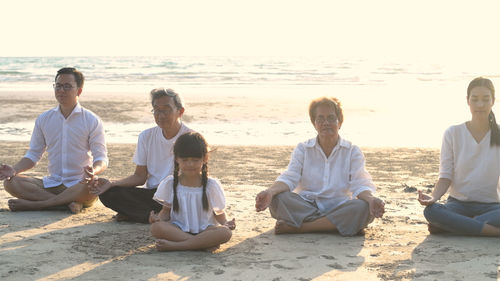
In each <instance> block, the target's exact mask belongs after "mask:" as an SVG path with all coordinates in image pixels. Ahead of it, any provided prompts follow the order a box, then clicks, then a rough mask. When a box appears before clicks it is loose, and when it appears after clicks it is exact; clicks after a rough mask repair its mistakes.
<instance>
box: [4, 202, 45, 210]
mask: <svg viewBox="0 0 500 281" xmlns="http://www.w3.org/2000/svg"><path fill="white" fill-rule="evenodd" d="M8 204H9V209H10V210H11V211H13V212H17V211H33V210H40V207H39V206H38V204H37V202H36V201H29V200H24V199H10V200H9V201H8Z"/></svg>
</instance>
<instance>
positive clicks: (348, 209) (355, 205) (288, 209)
mask: <svg viewBox="0 0 500 281" xmlns="http://www.w3.org/2000/svg"><path fill="white" fill-rule="evenodd" d="M269 211H270V212H271V216H272V217H273V218H275V219H277V220H283V221H285V222H286V223H287V224H288V225H292V226H295V227H300V226H301V225H302V223H303V222H308V221H314V220H317V219H319V218H321V217H326V218H328V220H329V221H330V222H332V224H333V225H335V227H336V228H337V230H338V232H339V233H340V235H343V236H353V235H356V234H357V233H358V232H359V231H360V230H362V229H363V228H365V227H366V226H367V225H368V224H369V223H371V222H372V221H373V219H374V217H373V216H372V215H370V209H369V206H368V203H367V202H365V201H363V200H360V199H353V200H349V201H347V202H345V203H344V204H342V205H340V206H338V207H337V208H335V209H333V210H330V211H328V212H326V213H324V214H322V213H321V212H320V210H319V209H318V206H317V205H316V203H314V202H308V201H306V200H304V199H302V197H300V195H298V194H297V193H294V192H282V193H280V194H278V195H276V196H274V197H273V201H272V202H271V206H269Z"/></svg>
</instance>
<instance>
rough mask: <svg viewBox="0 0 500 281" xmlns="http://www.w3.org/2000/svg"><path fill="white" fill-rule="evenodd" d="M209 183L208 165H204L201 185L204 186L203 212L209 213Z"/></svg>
mask: <svg viewBox="0 0 500 281" xmlns="http://www.w3.org/2000/svg"><path fill="white" fill-rule="evenodd" d="M207 182H208V167H207V163H204V164H203V167H202V168H201V184H202V185H203V197H202V203H203V210H205V211H208V198H207Z"/></svg>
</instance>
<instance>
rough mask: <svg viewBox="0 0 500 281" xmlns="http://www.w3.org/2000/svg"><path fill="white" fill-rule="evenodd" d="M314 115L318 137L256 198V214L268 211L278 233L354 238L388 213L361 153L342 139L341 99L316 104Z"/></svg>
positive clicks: (302, 147)
mask: <svg viewBox="0 0 500 281" xmlns="http://www.w3.org/2000/svg"><path fill="white" fill-rule="evenodd" d="M309 116H310V118H311V122H312V124H313V125H314V128H315V129H316V131H317V132H318V135H317V136H316V137H315V138H312V139H310V140H308V141H306V142H303V143H300V144H299V145H298V146H297V147H296V148H295V150H294V152H293V154H292V159H291V160H290V164H289V165H288V169H287V170H286V171H285V172H283V173H282V174H281V175H280V176H279V177H278V178H277V179H276V181H275V183H274V184H273V185H272V186H271V187H270V188H268V189H266V190H264V191H262V192H260V193H259V194H257V197H256V199H255V201H256V203H255V207H256V210H257V212H260V211H263V210H265V209H266V208H268V207H269V210H270V212H271V216H272V217H273V218H275V219H276V220H277V222H276V226H275V233H276V234H282V233H306V232H335V231H336V232H338V233H340V235H343V236H353V235H356V234H357V233H359V232H360V231H361V230H363V229H364V228H365V227H366V226H367V225H368V224H369V223H370V222H372V221H373V219H374V217H376V218H380V217H382V215H383V214H384V202H383V201H382V200H381V199H379V198H377V197H375V196H374V195H373V193H374V192H375V185H374V184H373V182H372V180H371V177H370V175H369V174H368V172H367V171H366V169H365V160H364V156H363V153H362V152H361V150H360V149H359V148H358V147H357V146H355V145H353V144H351V143H350V142H349V141H347V140H344V139H342V138H341V137H340V136H339V129H340V127H341V126H342V122H343V121H344V117H343V113H342V108H341V106H340V102H339V101H338V100H337V99H336V98H328V97H322V98H319V99H315V100H313V101H312V102H311V104H310V106H309Z"/></svg>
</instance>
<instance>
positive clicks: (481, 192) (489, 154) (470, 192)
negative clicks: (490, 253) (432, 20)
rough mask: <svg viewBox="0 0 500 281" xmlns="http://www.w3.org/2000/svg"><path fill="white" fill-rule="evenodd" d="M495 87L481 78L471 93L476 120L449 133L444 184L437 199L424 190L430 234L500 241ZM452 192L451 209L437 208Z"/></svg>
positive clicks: (499, 160)
mask: <svg viewBox="0 0 500 281" xmlns="http://www.w3.org/2000/svg"><path fill="white" fill-rule="evenodd" d="M494 103H495V88H494V87H493V83H492V82H491V80H489V79H487V78H483V77H478V78H475V79H474V80H472V81H471V82H470V84H469V87H468V88H467V104H468V105H469V108H470V112H471V114H472V118H471V120H470V121H467V122H465V123H462V124H459V125H455V126H451V127H450V128H448V129H447V130H446V132H445V133H444V137H443V144H442V147H441V161H440V167H439V180H438V181H437V183H436V185H435V187H434V190H433V192H432V194H431V195H426V194H423V193H422V192H421V191H419V195H418V201H419V202H420V204H422V205H424V206H426V208H425V210H424V215H425V218H426V219H427V221H428V222H429V225H428V227H429V232H430V233H439V232H451V233H456V234H463V235H482V236H500V188H499V181H498V180H499V176H500V129H499V127H498V125H497V122H496V120H495V114H494V113H493V111H492V107H493V105H494ZM448 190H449V197H448V200H447V202H446V203H445V204H439V203H436V202H437V201H438V200H439V199H440V198H441V197H442V196H443V195H444V194H445V193H446V192H447V191H448Z"/></svg>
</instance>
